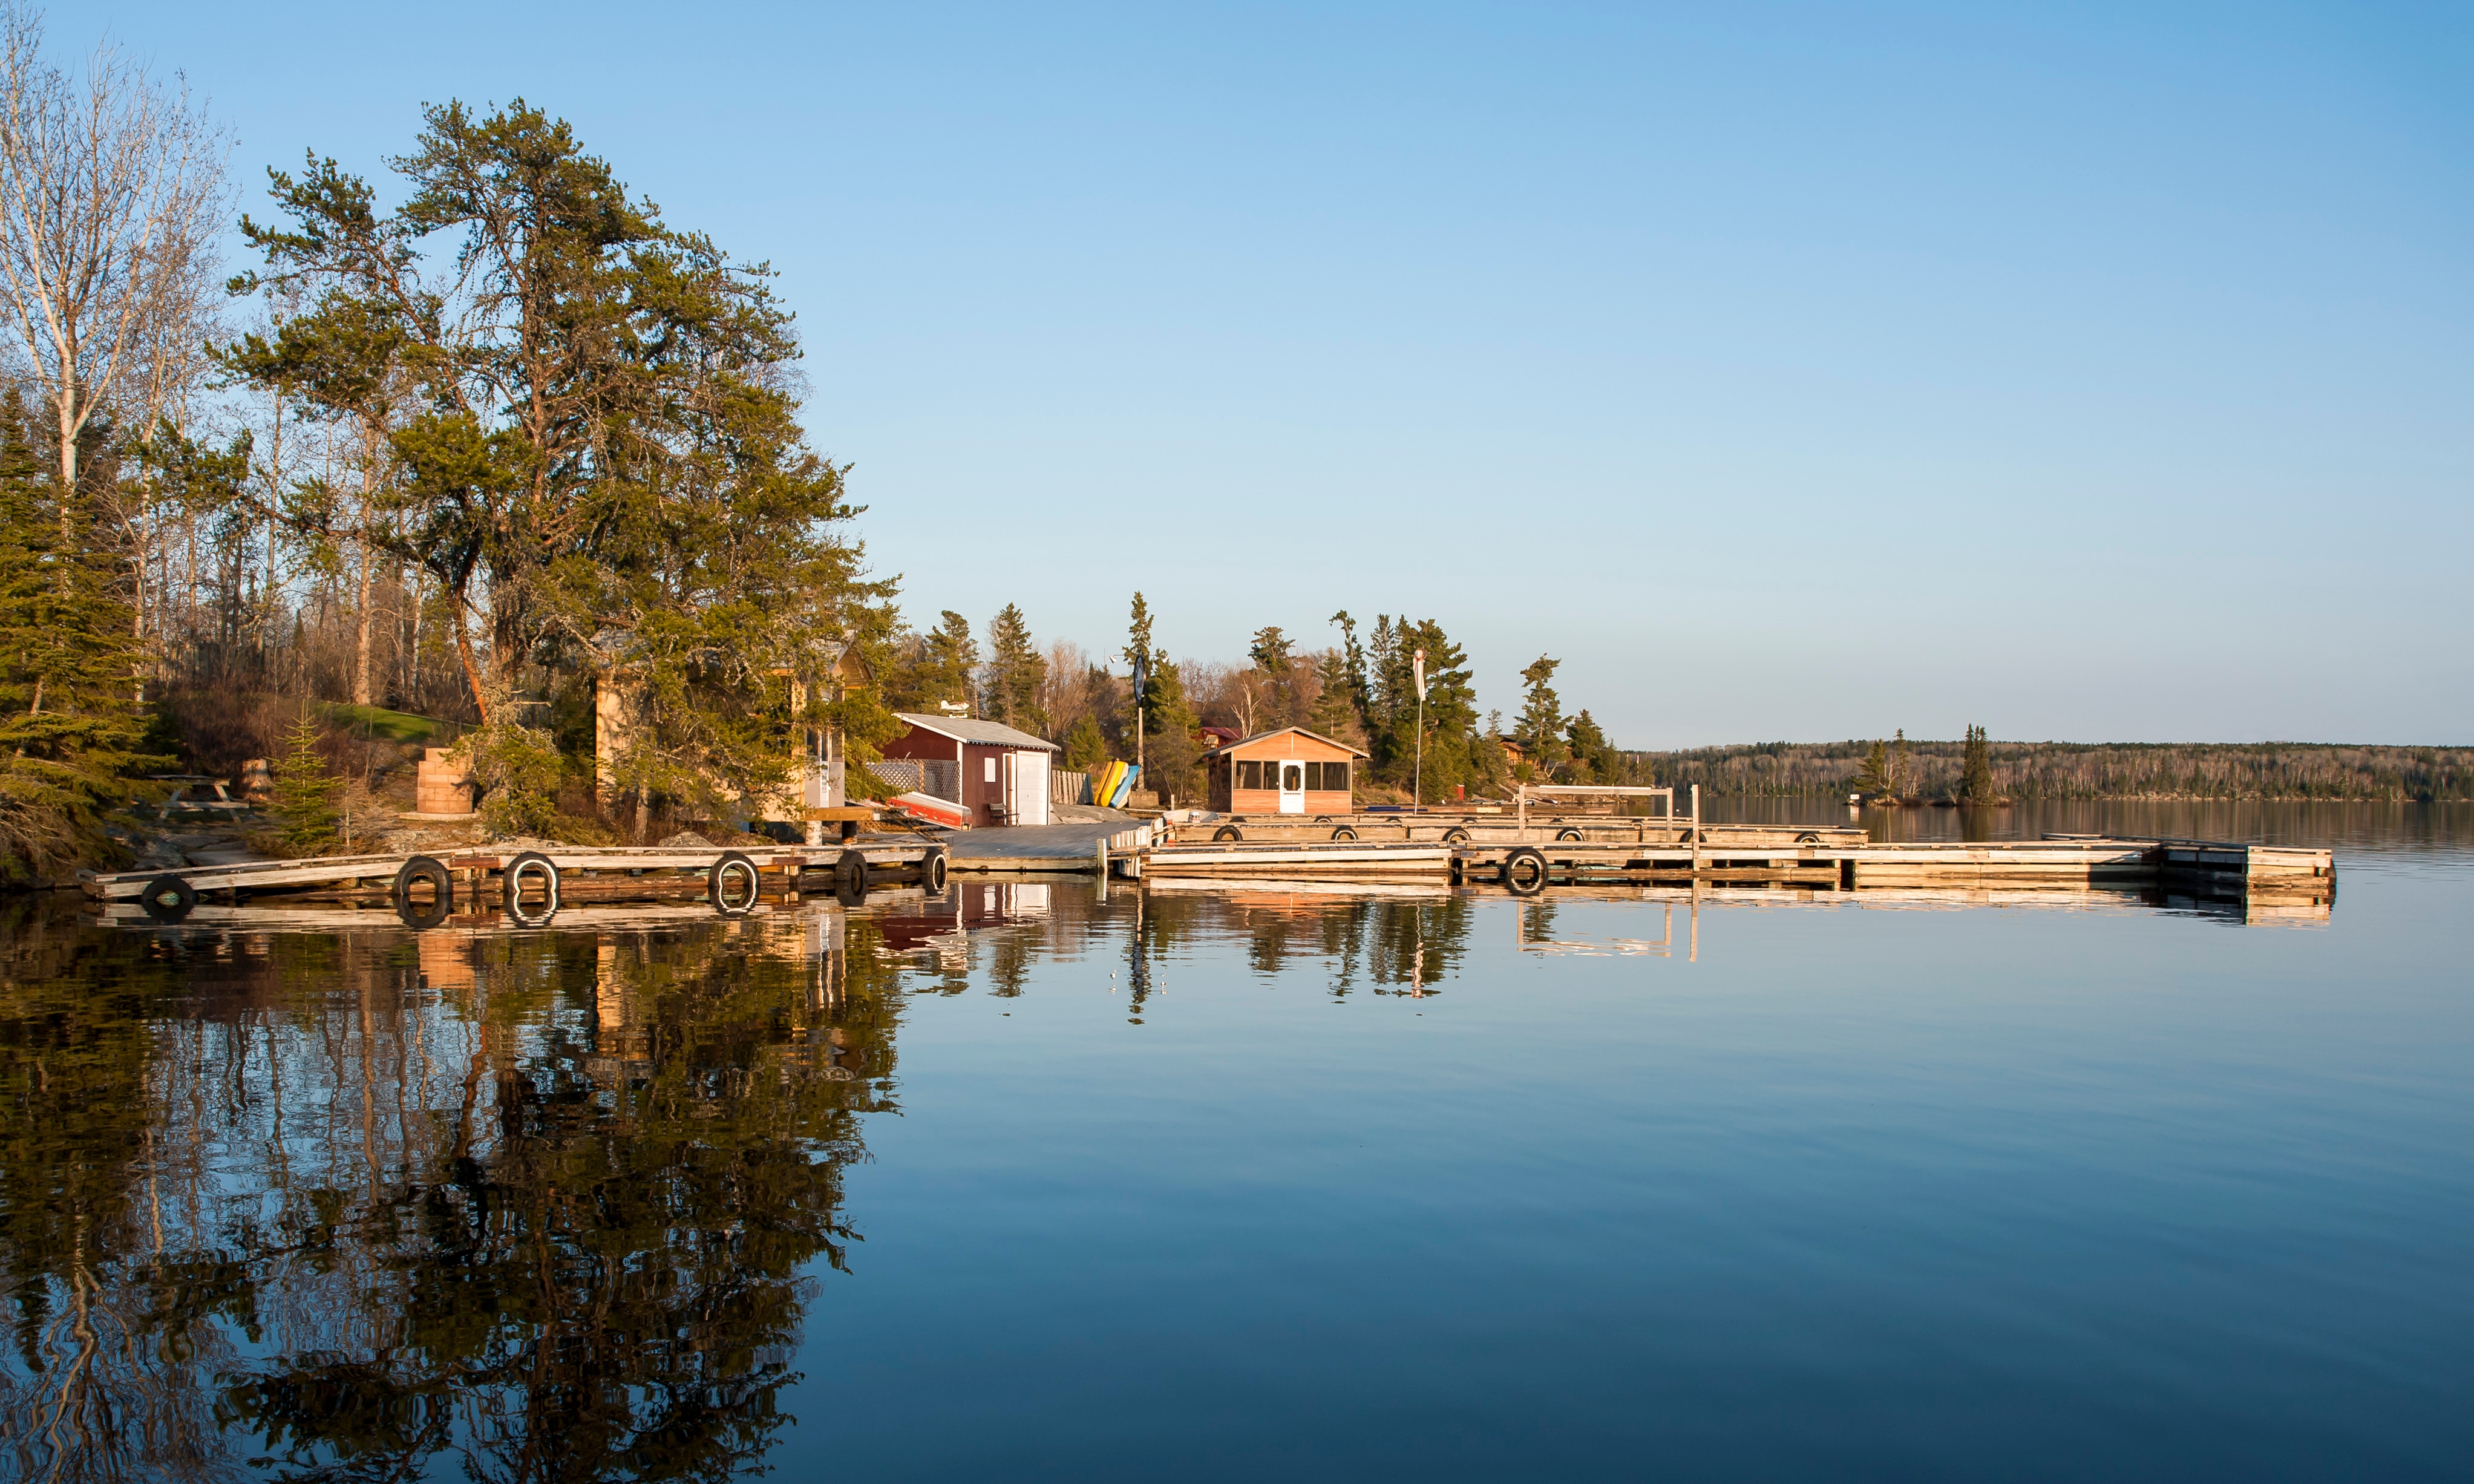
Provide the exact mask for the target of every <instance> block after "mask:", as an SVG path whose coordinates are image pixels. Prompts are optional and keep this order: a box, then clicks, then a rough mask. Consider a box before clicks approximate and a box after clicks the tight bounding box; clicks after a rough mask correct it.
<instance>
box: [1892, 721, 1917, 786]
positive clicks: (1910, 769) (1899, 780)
mask: <svg viewBox="0 0 2474 1484" xmlns="http://www.w3.org/2000/svg"><path fill="white" fill-rule="evenodd" d="M1915 781H1916V760H1915V754H1914V752H1913V751H1912V750H1911V749H1910V748H1909V747H1908V746H1907V729H1906V728H1905V727H1901V728H1899V729H1898V731H1897V732H1896V733H1894V734H1893V735H1892V736H1891V739H1890V791H1891V792H1892V793H1894V794H1896V795H1898V796H1899V797H1900V798H1905V797H1906V796H1907V791H1908V790H1909V789H1911V788H1913V787H1914V786H1915Z"/></svg>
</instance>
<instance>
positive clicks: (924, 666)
mask: <svg viewBox="0 0 2474 1484" xmlns="http://www.w3.org/2000/svg"><path fill="white" fill-rule="evenodd" d="M939 618H940V620H941V621H940V622H938V624H937V625H936V628H935V631H934V632H933V633H931V634H930V635H928V637H927V638H926V639H925V640H924V641H923V642H922V643H921V645H920V660H919V666H918V669H917V671H916V672H915V674H914V676H913V680H912V689H913V690H915V691H916V692H917V693H918V696H919V705H920V709H922V710H924V711H934V710H935V709H936V708H937V707H938V706H939V705H942V704H944V703H947V702H951V703H953V704H955V705H958V706H965V707H967V706H971V705H972V701H973V696H974V694H975V692H974V690H973V688H972V677H974V676H975V675H977V674H978V673H979V669H980V646H979V643H978V641H976V640H974V639H972V637H971V620H968V619H965V618H963V617H962V616H961V615H960V614H958V613H956V612H955V611H954V610H953V609H951V608H948V609H946V610H945V611H944V612H943V613H942V614H941V615H939Z"/></svg>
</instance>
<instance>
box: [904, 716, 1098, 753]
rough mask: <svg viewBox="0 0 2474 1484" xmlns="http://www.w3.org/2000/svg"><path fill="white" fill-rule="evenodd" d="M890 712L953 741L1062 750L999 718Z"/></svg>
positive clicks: (921, 728)
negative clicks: (1010, 725) (1017, 729)
mask: <svg viewBox="0 0 2474 1484" xmlns="http://www.w3.org/2000/svg"><path fill="white" fill-rule="evenodd" d="M894 715H895V716H896V717H898V718H901V719H903V720H905V721H908V722H910V724H911V725H912V726H915V727H917V728H919V730H921V731H923V732H934V733H935V734H936V735H937V736H939V737H950V738H952V739H954V741H956V742H978V743H980V744H981V745H982V746H986V747H1036V748H1038V749H1039V750H1041V751H1043V752H1062V751H1064V750H1065V749H1064V748H1062V747H1059V746H1058V745H1056V743H1055V742H1047V741H1044V740H1042V739H1040V738H1037V737H1033V736H1031V734H1030V733H1029V732H1017V731H1015V730H1014V729H1013V728H1012V727H1009V726H1007V725H1006V724H1005V723H1004V722H1002V721H981V720H978V719H976V718H971V717H923V716H920V715H919V714H918V713H916V712H910V711H897V712H895V713H894Z"/></svg>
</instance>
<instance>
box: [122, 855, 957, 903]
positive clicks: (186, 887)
mask: <svg viewBox="0 0 2474 1484" xmlns="http://www.w3.org/2000/svg"><path fill="white" fill-rule="evenodd" d="M946 869H947V866H946V852H945V847H944V846H943V845H942V844H941V843H939V842H937V841H934V840H929V839H920V838H918V837H886V836H881V835H880V836H874V837H861V838H859V839H852V840H848V841H842V842H837V843H832V844H825V845H750V846H737V845H712V846H691V847H676V846H576V845H550V846H546V847H544V848H542V849H539V850H507V849H482V850H459V851H449V852H445V853H442V854H440V855H437V856H424V855H352V856H320V857H312V858H310V859H307V860H301V861H242V862H233V863H230V864H215V865H202V866H190V867H187V868H185V869H182V870H178V871H162V870H154V871H115V872H110V873H107V874H101V875H89V876H86V877H85V878H84V879H83V880H82V881H81V883H80V885H82V886H83V887H84V888H85V892H86V894H87V895H88V896H90V897H94V898H97V899H99V900H101V901H103V902H106V903H112V902H133V903H137V904H140V905H141V906H142V908H143V909H144V911H145V912H147V914H148V915H149V916H151V917H153V918H155V919H156V920H157V921H165V922H174V921H180V920H182V919H184V918H186V917H187V916H188V915H189V914H190V913H192V912H195V911H196V910H197V909H198V907H199V906H200V905H201V899H202V898H203V897H204V896H206V894H207V893H210V892H220V893H223V894H225V896H226V904H227V905H228V906H237V905H239V903H240V902H241V901H242V900H243V899H245V898H246V897H247V896H249V895H253V894H273V893H283V894H287V895H292V896H296V897H302V896H315V895H326V896H328V897H331V898H341V899H345V900H364V901H366V900H373V899H375V900H380V901H387V902H389V903H391V905H393V906H394V907H395V908H396V910H397V911H398V912H400V913H403V914H404V915H405V916H406V919H407V920H412V919H414V918H420V919H422V920H423V921H424V922H436V921H443V920H445V919H446V918H447V917H448V916H449V915H450V914H451V912H452V910H453V906H454V904H455V903H456V902H458V901H461V902H463V903H464V904H466V905H467V906H468V907H470V906H475V905H478V904H481V903H484V902H487V901H490V900H491V899H493V898H496V899H497V901H499V902H501V903H503V904H504V905H505V906H506V908H507V910H508V911H510V912H518V913H519V915H522V914H523V913H522V912H520V911H519V910H520V909H525V908H531V909H538V910H539V911H542V912H550V913H555V912H558V911H559V910H560V907H561V905H562V903H564V902H569V901H575V902H599V903H610V902H658V901H676V900H681V899H685V898H691V897H694V896H698V895H702V896H704V897H705V898H706V899H707V900H708V902H709V903H710V904H711V906H712V907H713V909H714V910H716V911H718V912H722V913H723V914H724V915H727V916H738V915H742V914H744V913H746V912H752V911H754V910H755V909H756V907H757V906H758V905H760V904H761V903H763V902H765V901H768V900H769V901H778V902H789V901H796V900H797V899H798V894H799V890H800V887H801V884H802V878H803V877H806V876H808V875H810V874H812V873H815V872H831V873H833V878H834V881H835V887H836V889H837V890H842V891H857V892H860V893H862V894H863V893H864V892H865V891H866V890H867V889H868V888H869V887H870V886H871V885H873V884H875V883H876V882H878V881H880V880H884V881H891V880H908V881H916V882H919V883H921V884H923V885H926V886H928V887H930V888H932V889H941V888H942V887H943V885H944V881H945V874H946ZM543 920H546V918H545V919H543Z"/></svg>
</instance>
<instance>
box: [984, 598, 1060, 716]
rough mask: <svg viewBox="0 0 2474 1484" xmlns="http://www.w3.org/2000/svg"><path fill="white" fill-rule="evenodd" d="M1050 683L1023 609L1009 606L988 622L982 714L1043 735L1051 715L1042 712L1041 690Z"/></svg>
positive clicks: (1044, 662)
mask: <svg viewBox="0 0 2474 1484" xmlns="http://www.w3.org/2000/svg"><path fill="white" fill-rule="evenodd" d="M1047 681H1048V661H1047V660H1046V659H1044V658H1043V657H1041V655H1040V652H1039V649H1038V647H1037V646H1036V645H1033V644H1032V643H1031V625H1030V623H1029V622H1027V621H1025V620H1024V619H1023V616H1022V609H1021V608H1019V607H1017V606H1015V605H1014V604H1012V603H1007V604H1006V606H1005V610H1004V611H1003V612H1001V613H999V614H998V615H997V616H996V617H995V618H994V619H991V620H988V670H987V684H986V686H985V688H984V691H983V693H984V694H985V696H986V701H985V704H984V705H983V706H982V708H981V715H982V716H984V717H986V718H988V719H990V720H992V721H1002V722H1004V723H1005V724H1006V725H1007V726H1009V727H1013V728H1014V729H1016V730H1017V731H1024V732H1030V733H1031V734H1033V735H1034V736H1044V735H1045V734H1046V733H1047V731H1048V714H1047V713H1046V712H1044V711H1042V710H1041V709H1040V706H1039V693H1040V688H1041V687H1042V686H1043V685H1045V684H1046V683H1047Z"/></svg>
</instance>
